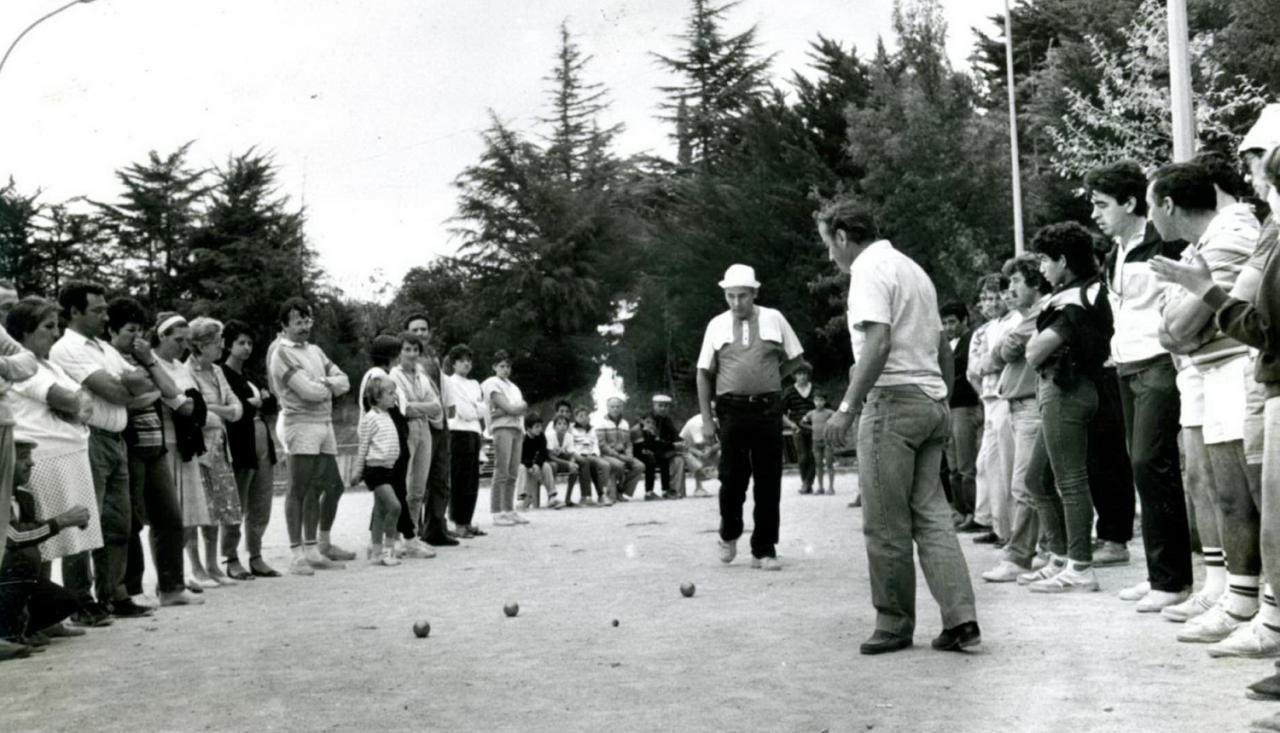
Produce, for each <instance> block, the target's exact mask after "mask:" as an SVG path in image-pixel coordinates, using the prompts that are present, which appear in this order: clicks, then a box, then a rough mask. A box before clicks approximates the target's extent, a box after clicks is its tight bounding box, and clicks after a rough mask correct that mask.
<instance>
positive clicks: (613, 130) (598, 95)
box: [540, 20, 623, 182]
mask: <svg viewBox="0 0 1280 733" xmlns="http://www.w3.org/2000/svg"><path fill="white" fill-rule="evenodd" d="M591 59H592V57H591V56H586V55H583V52H582V49H581V48H580V47H579V46H578V44H577V43H575V42H574V39H573V35H572V34H571V33H570V31H569V22H568V21H567V20H566V21H563V22H562V23H561V24H560V49H559V51H557V53H556V65H555V68H554V69H553V70H552V72H551V76H549V77H545V79H544V80H545V81H548V82H551V105H550V106H551V110H552V114H551V116H549V117H543V118H540V121H541V122H542V123H543V124H545V125H547V126H549V127H550V128H551V132H550V134H548V135H546V136H545V138H544V139H545V140H546V142H547V144H548V147H547V157H548V158H550V159H551V160H552V161H554V163H555V167H556V170H557V173H558V174H559V175H560V176H562V177H563V178H564V180H566V181H569V182H579V181H581V180H582V179H583V178H584V177H592V176H596V175H598V171H597V169H598V167H599V166H601V165H603V164H604V163H605V161H606V160H607V157H608V156H607V155H606V154H605V152H606V151H607V150H608V148H609V147H610V145H611V144H612V142H613V140H614V138H615V137H617V135H618V134H619V133H620V132H622V129H623V126H622V125H621V124H615V125H611V126H609V127H605V128H601V127H600V116H601V115H602V114H603V113H604V112H605V111H607V110H608V108H609V103H608V92H607V90H606V89H605V88H604V85H603V84H601V83H599V82H588V81H586V80H585V78H584V75H585V71H586V67H587V64H588V63H589V62H590V61H591Z"/></svg>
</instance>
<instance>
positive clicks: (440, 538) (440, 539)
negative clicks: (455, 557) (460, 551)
mask: <svg viewBox="0 0 1280 733" xmlns="http://www.w3.org/2000/svg"><path fill="white" fill-rule="evenodd" d="M423 542H426V543H427V544H428V545H431V546H432V547H453V546H454V545H458V544H461V543H460V542H458V541H457V540H455V539H453V538H452V537H450V536H448V535H445V534H437V535H431V536H430V537H427V538H426V539H425V540H423Z"/></svg>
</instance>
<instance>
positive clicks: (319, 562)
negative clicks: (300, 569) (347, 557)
mask: <svg viewBox="0 0 1280 733" xmlns="http://www.w3.org/2000/svg"><path fill="white" fill-rule="evenodd" d="M306 560H307V564H308V565H310V566H311V567H313V568H315V569H316V570H342V569H343V568H345V567H346V565H345V564H343V563H341V562H338V561H337V560H334V559H333V558H331V557H329V556H328V555H326V554H324V553H323V552H316V553H313V554H311V555H308V556H306Z"/></svg>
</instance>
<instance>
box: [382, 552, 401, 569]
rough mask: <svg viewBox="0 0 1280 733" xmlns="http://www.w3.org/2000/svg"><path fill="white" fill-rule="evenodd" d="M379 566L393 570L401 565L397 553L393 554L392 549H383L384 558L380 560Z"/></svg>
mask: <svg viewBox="0 0 1280 733" xmlns="http://www.w3.org/2000/svg"><path fill="white" fill-rule="evenodd" d="M378 564H379V565H385V566H386V567H389V568H393V567H395V566H397V565H399V564H400V560H399V559H398V558H396V553H394V552H392V550H391V548H383V550H382V557H381V558H379V560H378Z"/></svg>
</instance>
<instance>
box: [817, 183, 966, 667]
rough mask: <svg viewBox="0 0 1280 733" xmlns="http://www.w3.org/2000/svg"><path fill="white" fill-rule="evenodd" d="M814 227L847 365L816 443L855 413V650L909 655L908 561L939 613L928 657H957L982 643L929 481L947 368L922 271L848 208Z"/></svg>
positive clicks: (952, 538)
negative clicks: (861, 570) (867, 583)
mask: <svg viewBox="0 0 1280 733" xmlns="http://www.w3.org/2000/svg"><path fill="white" fill-rule="evenodd" d="M816 218H817V220H818V233H819V235H820V236H821V237H822V241H823V243H824V244H826V245H827V254H828V256H829V257H830V258H831V261H832V262H834V263H835V264H836V266H837V267H839V269H840V271H841V272H847V273H849V314H848V319H849V335H850V340H851V342H852V344H853V353H854V355H855V364H854V366H853V368H852V369H851V370H850V372H849V388H848V389H847V390H846V391H845V394H844V398H843V399H842V400H841V402H840V409H839V410H838V411H837V412H836V414H835V415H832V416H831V419H830V420H828V421H827V427H826V439H827V441H828V442H829V443H831V444H832V445H834V446H836V447H837V448H838V447H840V446H842V445H843V444H844V442H845V432H846V431H847V430H848V429H849V426H850V425H852V424H853V422H854V420H855V416H856V415H857V414H858V413H859V412H861V413H862V420H861V422H860V423H859V424H858V458H859V460H860V462H861V463H860V465H859V470H858V481H859V485H860V488H861V490H862V505H863V524H862V533H863V535H865V537H866V543H867V561H868V565H869V566H870V570H871V602H872V604H874V605H875V608H876V630H875V633H873V634H872V635H871V637H870V638H869V639H867V640H866V641H865V642H863V643H862V646H861V651H862V653H863V654H881V653H884V652H892V651H897V650H899V649H905V648H906V647H909V646H911V644H912V634H913V633H914V632H915V624H916V564H915V555H916V554H917V552H918V554H919V556H920V569H921V570H922V571H923V572H924V577H925V580H927V581H928V584H929V590H930V591H932V593H933V597H934V599H936V600H937V602H938V606H939V607H940V608H941V611H942V625H943V631H942V633H941V634H939V635H938V637H937V638H936V639H934V640H933V648H934V649H938V650H942V651H960V650H962V649H967V648H969V647H972V646H974V645H977V644H979V643H981V641H982V637H981V634H980V632H979V629H978V622H977V614H976V611H975V608H974V598H973V585H972V583H970V581H969V568H968V565H966V564H965V560H964V554H963V553H962V552H961V551H960V544H959V542H957V541H956V533H955V526H954V524H953V522H952V520H951V509H950V507H949V506H948V505H947V500H946V497H945V496H944V495H943V493H942V482H941V476H940V473H939V469H941V467H942V452H943V449H944V447H945V446H946V443H947V439H948V437H949V436H950V433H951V417H950V410H949V408H948V406H947V400H948V396H949V393H950V391H951V382H952V379H953V378H954V374H953V371H954V366H955V363H954V361H953V360H952V357H951V347H950V344H949V343H948V340H947V338H946V337H945V336H943V334H942V319H941V318H940V317H939V316H938V296H937V293H936V291H935V290H934V287H933V283H932V282H931V281H930V280H929V276H928V275H926V274H925V272H924V270H922V269H921V268H920V266H919V265H917V264H916V263H915V262H913V261H912V260H911V258H909V257H907V256H906V255H904V254H902V253H901V252H899V251H898V250H896V249H894V247H893V245H892V244H890V243H889V241H888V240H886V239H881V238H880V234H879V231H878V229H877V227H876V224H875V220H874V219H872V217H871V215H870V214H869V213H867V212H866V211H864V210H862V209H861V208H860V207H859V206H858V205H857V204H855V203H853V202H849V201H836V202H833V203H832V204H829V205H828V206H826V207H824V208H823V209H822V210H821V211H820V212H818V215H817V217H816ZM864 401H865V403H866V404H865V406H864V405H863V403H864ZM913 544H914V546H915V547H914V548H913V547H912V545H913ZM913 549H914V550H915V552H913Z"/></svg>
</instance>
